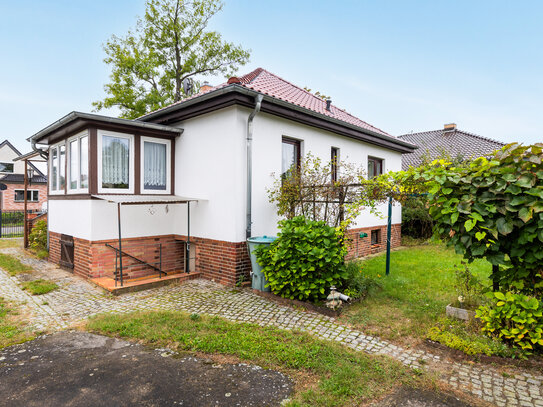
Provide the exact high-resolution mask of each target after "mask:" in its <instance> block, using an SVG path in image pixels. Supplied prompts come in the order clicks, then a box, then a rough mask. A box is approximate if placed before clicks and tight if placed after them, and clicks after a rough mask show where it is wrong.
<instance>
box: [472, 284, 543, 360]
mask: <svg viewBox="0 0 543 407" xmlns="http://www.w3.org/2000/svg"><path fill="white" fill-rule="evenodd" d="M492 297H493V298H492V304H490V305H486V306H482V307H479V309H478V310H477V312H476V315H477V317H478V318H479V319H480V320H481V321H482V322H483V324H484V326H483V328H482V330H483V332H485V333H486V334H487V335H488V336H493V337H497V338H500V339H501V340H502V341H504V342H506V343H508V344H510V345H511V346H513V347H516V348H520V349H522V350H523V351H524V352H526V353H528V354H529V353H530V352H531V351H532V350H536V351H543V301H540V300H538V299H537V298H535V297H530V296H527V295H523V294H515V293H511V292H506V293H502V292H494V293H492Z"/></svg>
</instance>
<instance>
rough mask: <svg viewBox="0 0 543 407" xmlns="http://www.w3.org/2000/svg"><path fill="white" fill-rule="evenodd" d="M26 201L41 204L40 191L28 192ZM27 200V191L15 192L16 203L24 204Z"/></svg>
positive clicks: (18, 190)
mask: <svg viewBox="0 0 543 407" xmlns="http://www.w3.org/2000/svg"><path fill="white" fill-rule="evenodd" d="M26 197H27V198H26V199H27V201H28V202H39V201H40V191H38V190H27V191H26ZM24 200H25V190H24V189H16V190H15V202H24Z"/></svg>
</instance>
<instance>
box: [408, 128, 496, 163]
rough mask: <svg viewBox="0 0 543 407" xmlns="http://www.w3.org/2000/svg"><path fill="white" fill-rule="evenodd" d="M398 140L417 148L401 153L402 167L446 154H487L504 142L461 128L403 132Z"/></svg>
mask: <svg viewBox="0 0 543 407" xmlns="http://www.w3.org/2000/svg"><path fill="white" fill-rule="evenodd" d="M398 138H399V139H400V140H404V141H407V142H410V143H412V144H415V145H417V146H418V147H419V148H418V149H417V150H415V151H414V152H412V153H407V154H403V155H402V169H404V170H406V169H408V168H409V167H411V166H413V167H418V166H419V165H421V164H422V163H423V161H424V158H429V159H431V160H434V159H436V158H439V157H441V156H442V155H443V153H446V154H448V155H449V156H450V157H451V158H458V157H460V158H462V159H469V158H477V157H482V156H487V155H489V154H491V153H492V152H493V151H495V150H498V149H500V148H502V147H503V146H504V145H505V143H502V142H500V141H497V140H492V139H490V138H486V137H482V136H479V135H477V134H473V133H468V132H466V131H462V130H453V131H447V132H445V131H444V130H443V129H441V130H433V131H424V132H420V133H412V134H403V135H401V136H398Z"/></svg>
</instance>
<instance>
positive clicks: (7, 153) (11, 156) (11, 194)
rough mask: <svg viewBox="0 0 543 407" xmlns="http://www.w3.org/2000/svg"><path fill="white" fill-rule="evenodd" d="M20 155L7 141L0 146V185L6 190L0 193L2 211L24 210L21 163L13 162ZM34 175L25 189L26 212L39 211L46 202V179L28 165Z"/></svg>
mask: <svg viewBox="0 0 543 407" xmlns="http://www.w3.org/2000/svg"><path fill="white" fill-rule="evenodd" d="M20 155H21V153H20V152H19V150H17V149H16V148H15V147H14V146H13V144H11V143H10V142H9V141H8V140H4V141H3V142H2V143H1V144H0V183H2V184H5V185H6V187H7V188H6V189H5V190H3V191H0V208H1V209H2V210H17V211H22V210H24V196H25V195H24V172H25V165H24V162H22V161H14V160H15V159H16V158H17V157H19V156H20ZM29 166H30V167H31V168H32V170H33V172H34V174H33V176H32V179H31V180H30V183H29V185H28V188H27V196H28V202H27V205H28V206H27V208H28V210H33V211H39V210H41V209H42V205H43V204H44V203H45V202H47V178H46V177H45V176H44V175H43V173H42V172H41V171H40V170H38V169H37V168H36V167H35V166H34V165H33V164H32V163H29Z"/></svg>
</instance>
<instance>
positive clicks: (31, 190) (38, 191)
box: [13, 189, 40, 202]
mask: <svg viewBox="0 0 543 407" xmlns="http://www.w3.org/2000/svg"><path fill="white" fill-rule="evenodd" d="M17 191H21V192H22V193H23V199H22V200H20V201H18V200H16V199H15V194H16V193H17ZM26 191H27V192H31V194H30V195H31V196H32V195H34V194H33V193H34V192H37V193H38V200H37V201H33V200H28V201H27V202H40V190H39V189H27V190H26ZM24 194H25V190H24V189H14V190H13V202H24V201H25V200H24Z"/></svg>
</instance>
